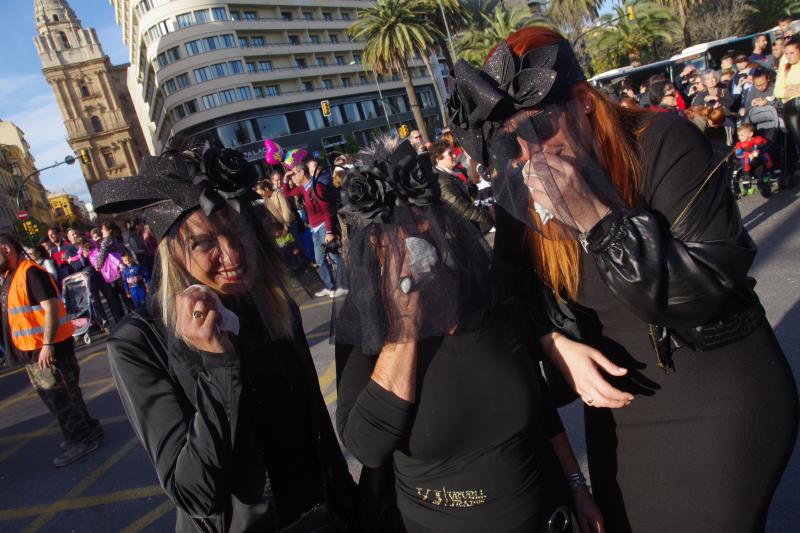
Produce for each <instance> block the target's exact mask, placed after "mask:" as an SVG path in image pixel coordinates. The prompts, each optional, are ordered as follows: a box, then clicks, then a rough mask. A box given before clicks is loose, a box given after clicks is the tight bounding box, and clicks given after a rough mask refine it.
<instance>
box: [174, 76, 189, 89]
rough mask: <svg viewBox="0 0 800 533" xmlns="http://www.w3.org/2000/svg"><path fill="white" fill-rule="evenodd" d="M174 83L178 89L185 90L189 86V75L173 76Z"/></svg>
mask: <svg viewBox="0 0 800 533" xmlns="http://www.w3.org/2000/svg"><path fill="white" fill-rule="evenodd" d="M175 83H177V84H178V88H179V89H185V88H186V87H188V86H189V85H190V82H189V75H188V74H186V73H183V74H178V75H177V76H175Z"/></svg>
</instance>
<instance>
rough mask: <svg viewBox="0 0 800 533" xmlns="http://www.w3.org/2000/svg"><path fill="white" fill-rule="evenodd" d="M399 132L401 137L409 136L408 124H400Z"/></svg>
mask: <svg viewBox="0 0 800 533" xmlns="http://www.w3.org/2000/svg"><path fill="white" fill-rule="evenodd" d="M397 134H398V135H400V138H401V139H405V138H406V137H408V126H406V125H405V124H400V127H399V128H398V129H397Z"/></svg>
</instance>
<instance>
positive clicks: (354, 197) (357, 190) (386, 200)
mask: <svg viewBox="0 0 800 533" xmlns="http://www.w3.org/2000/svg"><path fill="white" fill-rule="evenodd" d="M385 173H386V169H385V168H380V167H377V166H373V167H369V168H363V167H362V168H353V169H351V170H349V171H348V172H347V174H345V177H344V180H343V181H342V189H341V192H342V204H343V205H344V207H343V208H342V212H343V213H347V214H352V215H355V216H356V217H358V218H359V219H360V221H361V222H363V223H366V224H369V223H371V222H386V220H388V219H389V216H390V215H391V214H392V206H393V204H394V193H393V191H392V188H391V186H390V185H389V184H388V183H387V182H386V181H384V179H383V178H384V176H385Z"/></svg>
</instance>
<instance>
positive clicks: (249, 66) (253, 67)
mask: <svg viewBox="0 0 800 533" xmlns="http://www.w3.org/2000/svg"><path fill="white" fill-rule="evenodd" d="M255 71H256V64H255V63H247V72H249V73H250V74H252V73H253V72H255Z"/></svg>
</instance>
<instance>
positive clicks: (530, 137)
mask: <svg viewBox="0 0 800 533" xmlns="http://www.w3.org/2000/svg"><path fill="white" fill-rule="evenodd" d="M559 115H560V113H559V110H558V108H549V109H542V110H538V111H535V112H534V113H533V114H531V115H529V116H528V117H527V118H525V119H522V120H521V121H520V122H519V124H517V125H516V127H515V128H514V129H513V130H512V131H509V130H506V129H503V130H500V131H499V132H497V133H495V134H494V135H493V136H492V138H491V140H490V141H489V143H490V152H492V156H493V158H494V159H495V160H496V161H498V162H507V161H509V160H513V159H517V158H519V156H520V155H521V152H520V147H519V143H518V142H517V137H519V138H521V139H524V140H525V141H526V142H528V143H530V144H534V145H541V144H542V143H543V142H545V141H547V140H548V139H551V138H552V137H553V136H555V134H556V133H558V131H559V128H558V119H559Z"/></svg>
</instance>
